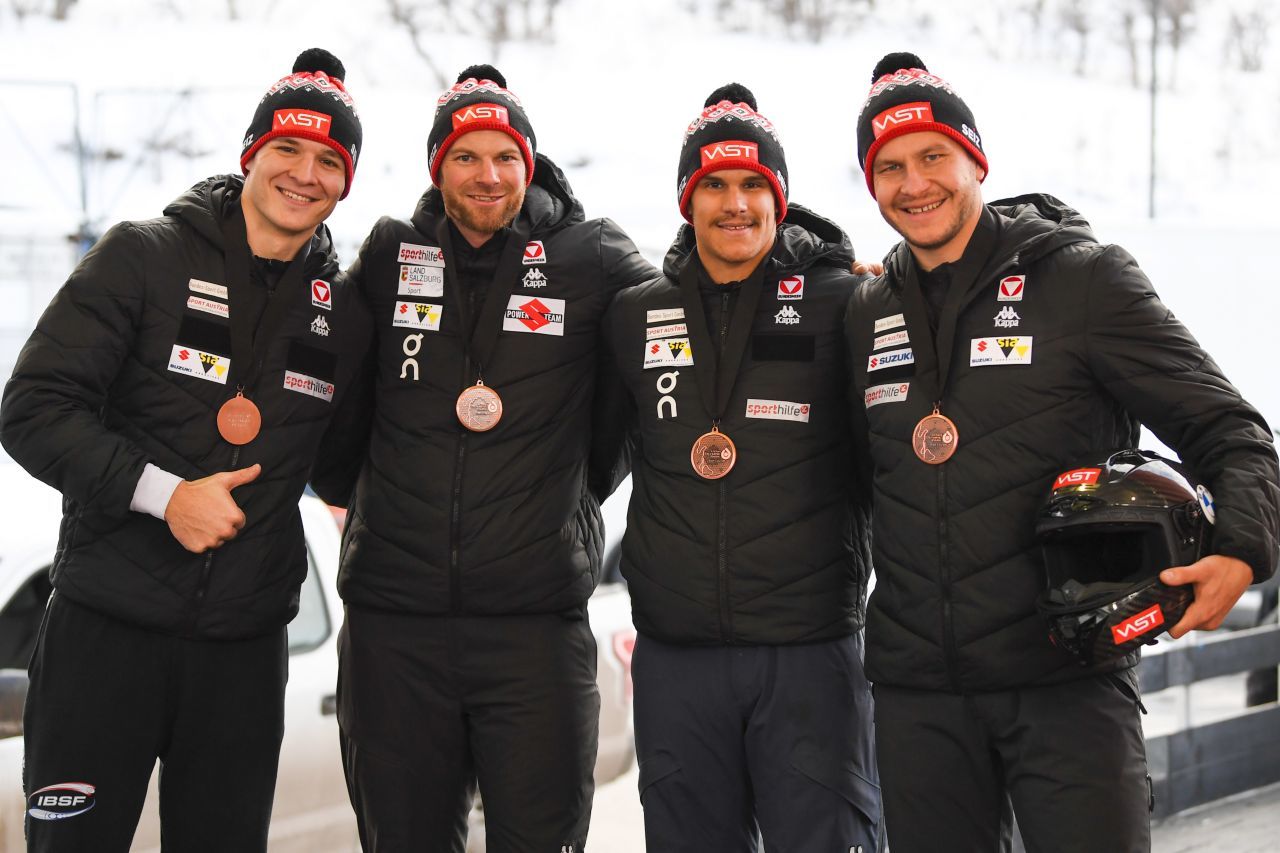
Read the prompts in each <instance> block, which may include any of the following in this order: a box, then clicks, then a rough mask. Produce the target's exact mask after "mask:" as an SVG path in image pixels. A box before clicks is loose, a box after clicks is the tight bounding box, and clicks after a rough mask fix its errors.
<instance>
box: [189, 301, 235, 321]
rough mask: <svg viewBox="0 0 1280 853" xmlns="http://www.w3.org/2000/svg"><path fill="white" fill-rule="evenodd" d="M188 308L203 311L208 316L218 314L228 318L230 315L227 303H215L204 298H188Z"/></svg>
mask: <svg viewBox="0 0 1280 853" xmlns="http://www.w3.org/2000/svg"><path fill="white" fill-rule="evenodd" d="M187 307H188V308H194V309H195V310H196V311H203V312H205V313H206V314H217V315H218V316H219V317H226V316H227V313H228V312H227V305H226V303H225V302H214V301H213V300H212V299H205V298H204V297H202V296H188V297H187Z"/></svg>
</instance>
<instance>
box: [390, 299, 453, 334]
mask: <svg viewBox="0 0 1280 853" xmlns="http://www.w3.org/2000/svg"><path fill="white" fill-rule="evenodd" d="M442 316H444V306H443V305H434V304H432V303H430V302H397V303H396V310H395V314H394V315H393V317H392V319H391V325H393V326H402V327H404V328H406V329H426V330H428V331H431V332H438V331H440V318H441V317H442Z"/></svg>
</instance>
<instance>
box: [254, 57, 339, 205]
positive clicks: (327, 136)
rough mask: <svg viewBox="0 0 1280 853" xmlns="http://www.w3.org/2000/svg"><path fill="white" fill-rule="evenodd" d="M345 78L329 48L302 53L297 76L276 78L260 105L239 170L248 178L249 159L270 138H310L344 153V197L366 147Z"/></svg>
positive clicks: (295, 67)
mask: <svg viewBox="0 0 1280 853" xmlns="http://www.w3.org/2000/svg"><path fill="white" fill-rule="evenodd" d="M346 75H347V69H346V68H345V67H344V66H343V64H342V62H341V60H339V59H338V58H337V57H336V56H334V55H333V54H332V53H330V52H329V51H327V50H322V49H321V48H318V47H313V48H311V49H309V50H304V51H303V52H302V53H300V54H298V58H297V59H296V60H294V63H293V73H292V74H289V75H288V76H285V77H281V78H280V79H279V80H277V81H276V83H275V85H274V86H272V87H271V88H270V89H268V90H267V94H265V95H263V96H262V100H261V101H259V102H258V109H257V110H255V111H254V113H253V121H251V122H249V129H248V130H247V131H245V135H244V144H243V147H242V148H241V152H240V170H241V171H242V172H244V174H246V175H247V174H249V167H248V164H249V161H250V160H251V159H253V155H254V154H256V153H257V151H258V149H259V148H261V147H262V146H263V144H265V143H266V141H267V140H268V139H274V138H275V137H277V136H292V137H294V138H297V139H312V140H315V141H316V142H323V143H324V144H325V145H328V146H329V147H330V148H332V149H333V150H334V151H337V152H338V153H339V154H341V155H342V161H343V163H344V164H345V165H346V172H347V185H346V186H345V187H344V188H343V190H342V198H346V197H347V193H349V192H351V179H352V178H353V177H354V176H355V172H356V161H357V160H359V158H360V146H361V145H362V144H363V142H362V138H363V137H362V131H361V129H360V116H359V115H357V114H356V105H355V102H354V101H352V100H351V96H350V95H348V94H347V87H346V84H345V83H344V82H343V80H344V79H345V78H346Z"/></svg>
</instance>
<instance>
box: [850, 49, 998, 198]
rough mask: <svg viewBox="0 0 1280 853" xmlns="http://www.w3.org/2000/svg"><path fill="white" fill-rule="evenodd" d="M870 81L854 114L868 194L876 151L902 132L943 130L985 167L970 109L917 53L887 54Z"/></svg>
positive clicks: (984, 168) (984, 170) (980, 142)
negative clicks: (859, 107)
mask: <svg viewBox="0 0 1280 853" xmlns="http://www.w3.org/2000/svg"><path fill="white" fill-rule="evenodd" d="M871 83H872V86H871V92H870V94H868V95H867V102H866V103H865V104H863V105H862V112H860V113H858V162H859V163H861V164H862V171H863V172H864V173H865V177H866V179H867V189H869V190H871V197H872V198H875V195H876V188H875V183H874V181H873V179H872V171H871V167H872V165H874V163H875V159H876V152H878V151H879V150H880V146H882V145H884V144H885V143H886V142H888V141H889V140H891V139H893V138H895V137H898V136H902V135H903V134H907V133H918V132H920V131H922V130H932V131H936V132H938V133H942V134H945V135H947V136H949V137H951V138H952V139H954V140H955V141H956V142H958V143H960V145H961V146H963V147H964V149H965V150H966V151H968V152H969V154H970V155H971V156H972V157H973V159H974V160H976V161H978V165H979V166H981V167H982V170H983V172H987V171H990V167H988V165H987V156H986V155H985V154H984V153H982V137H981V136H980V135H979V134H978V128H977V123H976V122H974V120H973V112H972V111H970V109H969V107H968V106H966V105H965V102H964V101H962V100H960V96H959V95H957V94H956V93H955V90H954V89H952V88H951V86H950V84H948V83H947V81H946V80H943V79H942V78H941V77H937V76H935V75H933V74H930V73H929V69H928V68H926V67H925V65H924V62H923V61H921V59H920V57H918V56H916V55H915V54H913V53H890V54H889V55H887V56H885V57H884V59H881V60H880V61H879V62H878V63H876V67H875V70H874V71H872V72H871Z"/></svg>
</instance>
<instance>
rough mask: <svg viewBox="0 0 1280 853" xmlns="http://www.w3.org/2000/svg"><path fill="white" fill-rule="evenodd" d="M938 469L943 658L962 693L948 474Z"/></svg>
mask: <svg viewBox="0 0 1280 853" xmlns="http://www.w3.org/2000/svg"><path fill="white" fill-rule="evenodd" d="M937 468H938V571H939V575H940V580H941V583H942V590H941V592H942V656H943V659H944V660H945V661H946V664H947V678H948V680H949V681H950V682H951V689H952V690H954V691H955V692H957V693H959V692H960V669H959V663H958V661H957V660H956V638H955V622H954V620H953V618H952V612H951V611H952V606H951V548H950V547H949V543H948V540H947V472H946V465H945V464H943V465H939V466H937Z"/></svg>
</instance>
